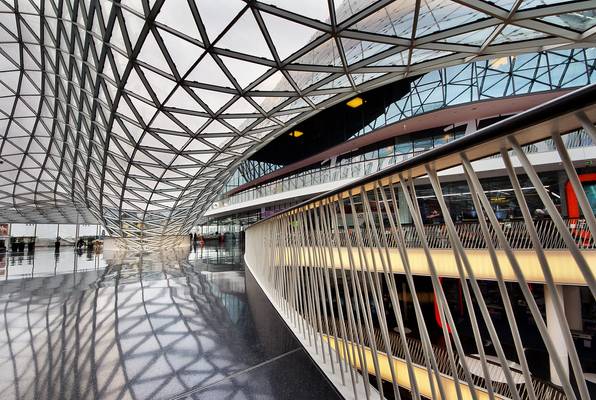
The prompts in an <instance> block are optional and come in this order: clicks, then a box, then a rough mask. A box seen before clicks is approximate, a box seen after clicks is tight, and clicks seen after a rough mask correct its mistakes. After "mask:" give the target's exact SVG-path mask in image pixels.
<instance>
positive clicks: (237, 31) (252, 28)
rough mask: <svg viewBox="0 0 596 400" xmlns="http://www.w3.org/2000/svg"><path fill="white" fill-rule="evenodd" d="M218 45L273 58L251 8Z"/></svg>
mask: <svg viewBox="0 0 596 400" xmlns="http://www.w3.org/2000/svg"><path fill="white" fill-rule="evenodd" d="M247 38H250V40H247ZM216 46H217V47H219V48H225V49H229V50H232V51H237V52H239V53H245V54H250V55H252V56H256V57H263V58H267V59H270V60H271V59H273V56H272V55H271V51H270V50H269V46H268V45H267V42H266V41H265V38H264V37H263V33H262V32H261V29H260V28H259V25H258V24H257V21H255V17H254V16H253V13H252V12H250V10H248V11H246V12H245V13H244V14H242V16H241V17H240V19H239V20H237V21H236V22H235V23H234V25H232V27H231V28H230V30H228V31H227V32H226V34H225V35H224V36H223V37H222V38H221V39H220V40H219V41H218V42H217V44H216Z"/></svg>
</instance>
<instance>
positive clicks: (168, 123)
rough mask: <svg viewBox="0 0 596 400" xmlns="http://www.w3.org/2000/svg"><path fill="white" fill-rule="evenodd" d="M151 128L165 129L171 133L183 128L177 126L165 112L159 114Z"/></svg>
mask: <svg viewBox="0 0 596 400" xmlns="http://www.w3.org/2000/svg"><path fill="white" fill-rule="evenodd" d="M151 128H155V129H165V130H170V131H180V130H181V128H180V126H178V124H176V123H175V122H174V121H172V119H171V118H170V117H168V116H167V115H166V114H164V113H163V112H159V113H157V115H156V116H155V118H154V119H153V121H152V122H151Z"/></svg>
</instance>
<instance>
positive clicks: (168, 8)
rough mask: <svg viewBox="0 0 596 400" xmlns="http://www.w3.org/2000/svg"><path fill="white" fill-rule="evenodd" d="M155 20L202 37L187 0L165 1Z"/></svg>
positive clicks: (186, 33) (193, 35)
mask: <svg viewBox="0 0 596 400" xmlns="http://www.w3.org/2000/svg"><path fill="white" fill-rule="evenodd" d="M155 20H156V21H157V22H161V23H163V24H166V25H167V26H169V27H170V28H173V29H175V30H177V31H178V32H181V33H183V34H185V35H187V36H188V37H191V38H194V39H200V35H199V29H198V28H197V24H196V22H195V19H194V16H193V13H192V11H191V10H190V7H189V6H188V3H187V1H186V0H180V1H165V2H164V3H163V5H162V7H161V9H160V11H159V14H158V15H157V18H156V19H155Z"/></svg>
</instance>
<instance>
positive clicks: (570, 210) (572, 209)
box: [565, 173, 596, 218]
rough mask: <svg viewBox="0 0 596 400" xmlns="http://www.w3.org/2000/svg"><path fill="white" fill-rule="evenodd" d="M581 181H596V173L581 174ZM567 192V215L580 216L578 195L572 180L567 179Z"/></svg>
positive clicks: (570, 216)
mask: <svg viewBox="0 0 596 400" xmlns="http://www.w3.org/2000/svg"><path fill="white" fill-rule="evenodd" d="M579 181H580V182H594V181H596V173H591V174H581V175H579ZM565 194H566V195H567V215H568V216H569V218H579V204H578V203H577V196H576V195H575V192H574V191H573V187H572V186H571V182H569V181H567V183H566V184H565Z"/></svg>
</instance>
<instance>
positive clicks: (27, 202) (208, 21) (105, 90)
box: [0, 0, 596, 237]
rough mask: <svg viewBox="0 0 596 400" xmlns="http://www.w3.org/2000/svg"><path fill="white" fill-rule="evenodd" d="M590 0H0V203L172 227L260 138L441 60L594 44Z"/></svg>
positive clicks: (30, 212) (3, 208)
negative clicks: (566, 0)
mask: <svg viewBox="0 0 596 400" xmlns="http://www.w3.org/2000/svg"><path fill="white" fill-rule="evenodd" d="M595 8H596V1H594V0H589V1H573V2H560V1H551V0H524V1H521V0H517V1H513V0H503V1H501V0H499V1H495V2H494V4H493V3H489V2H484V1H481V0H455V1H448V0H424V1H420V0H418V1H412V0H407V1H403V0H401V1H389V0H377V1H373V0H346V1H339V0H335V1H333V0H330V1H328V2H325V1H320V0H305V1H300V2H296V1H293V0H285V1H284V0H268V1H240V0H226V1H219V2H215V1H193V0H178V1H173V0H171V1H167V2H166V1H164V0H156V1H148V0H127V1H123V2H120V1H113V2H112V1H107V0H103V1H97V0H69V1H64V0H35V1H33V0H32V1H29V0H18V1H5V0H2V1H0V41H1V45H0V71H1V72H0V83H1V84H0V113H1V114H2V115H1V119H0V130H1V132H2V133H1V135H2V136H1V137H2V141H1V142H0V157H1V161H2V164H0V219H2V220H5V221H13V222H40V223H43V222H76V221H79V222H87V223H96V222H98V223H101V224H103V225H104V226H106V228H107V229H108V231H110V233H112V234H116V235H122V236H132V237H138V236H147V235H164V234H175V233H180V232H182V231H185V230H188V229H189V228H190V227H191V226H192V225H193V223H194V221H195V220H196V219H197V217H198V216H200V215H201V214H202V212H203V211H204V210H205V209H206V208H207V207H208V206H209V205H210V204H211V202H212V200H213V199H214V198H215V196H216V195H217V194H218V191H219V189H220V188H221V186H222V185H223V183H225V182H226V181H227V179H228V178H229V176H230V174H231V173H232V172H233V171H234V169H235V167H236V166H237V165H238V163H239V162H241V161H242V160H243V159H245V158H247V157H248V156H250V155H251V154H252V153H253V152H254V151H256V150H257V149H258V148H259V147H260V146H261V145H262V144H263V143H265V142H267V141H269V140H271V139H273V138H274V137H275V136H276V135H279V134H280V133H282V132H283V131H285V130H286V129H288V128H289V127H290V126H292V125H293V124H296V123H297V122H299V121H301V120H303V119H305V118H308V117H309V116H311V115H312V114H314V113H316V112H317V111H318V110H320V109H322V108H324V107H327V106H329V105H332V104H335V103H338V102H340V101H342V100H345V99H348V98H350V96H353V94H354V93H356V92H359V91H365V90H368V89H370V88H373V87H376V86H380V85H383V84H385V83H388V82H390V81H395V80H398V79H400V78H403V77H405V76H409V75H412V74H422V73H425V72H428V71H432V70H435V69H437V68H439V67H444V66H448V65H454V64H461V63H465V62H469V61H473V60H479V59H486V58H499V57H502V56H504V55H511V54H518V53H524V52H535V51H537V50H541V49H545V48H548V49H566V48H578V47H593V43H594V38H595V37H596V29H595V27H594V25H595V22H596V20H595V19H594V9H595Z"/></svg>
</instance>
